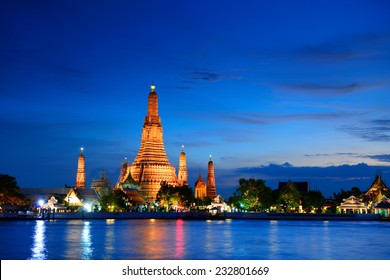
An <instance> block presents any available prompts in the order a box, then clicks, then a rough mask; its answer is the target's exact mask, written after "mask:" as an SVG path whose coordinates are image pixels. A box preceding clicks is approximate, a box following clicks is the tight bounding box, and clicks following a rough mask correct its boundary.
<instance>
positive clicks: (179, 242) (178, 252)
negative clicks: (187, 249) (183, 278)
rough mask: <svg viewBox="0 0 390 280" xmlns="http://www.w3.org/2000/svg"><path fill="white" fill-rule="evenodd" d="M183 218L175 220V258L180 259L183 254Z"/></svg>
mask: <svg viewBox="0 0 390 280" xmlns="http://www.w3.org/2000/svg"><path fill="white" fill-rule="evenodd" d="M183 223H184V221H183V220H176V242H175V258H177V259H181V258H183V256H184V238H183V235H184V234H183V230H184V229H183Z"/></svg>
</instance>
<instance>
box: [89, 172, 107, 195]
mask: <svg viewBox="0 0 390 280" xmlns="http://www.w3.org/2000/svg"><path fill="white" fill-rule="evenodd" d="M91 189H94V190H96V191H97V192H98V193H99V195H100V196H103V195H107V194H108V192H109V191H110V190H111V182H110V180H109V179H108V178H107V176H106V174H105V173H104V172H100V178H99V179H93V180H92V184H91Z"/></svg>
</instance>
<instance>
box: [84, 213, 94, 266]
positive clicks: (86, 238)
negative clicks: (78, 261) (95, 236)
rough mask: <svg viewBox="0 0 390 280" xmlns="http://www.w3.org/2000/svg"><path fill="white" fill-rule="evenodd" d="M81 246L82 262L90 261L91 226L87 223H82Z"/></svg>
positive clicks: (91, 251) (91, 248)
mask: <svg viewBox="0 0 390 280" xmlns="http://www.w3.org/2000/svg"><path fill="white" fill-rule="evenodd" d="M81 245H82V248H83V260H91V259H92V253H93V247H92V245H93V244H92V240H91V225H90V222H89V221H86V222H84V225H83V230H82V233H81Z"/></svg>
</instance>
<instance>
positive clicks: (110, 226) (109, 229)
mask: <svg viewBox="0 0 390 280" xmlns="http://www.w3.org/2000/svg"><path fill="white" fill-rule="evenodd" d="M114 229H115V220H114V219H107V220H106V232H105V242H104V259H112V258H113V256H114V255H115V233H114Z"/></svg>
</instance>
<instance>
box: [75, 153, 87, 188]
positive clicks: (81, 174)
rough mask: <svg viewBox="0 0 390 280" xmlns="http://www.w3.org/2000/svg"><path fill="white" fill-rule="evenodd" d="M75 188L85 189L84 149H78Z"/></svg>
mask: <svg viewBox="0 0 390 280" xmlns="http://www.w3.org/2000/svg"><path fill="white" fill-rule="evenodd" d="M76 188H85V157H84V148H81V149H80V155H79V158H78V161H77V173H76Z"/></svg>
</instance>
